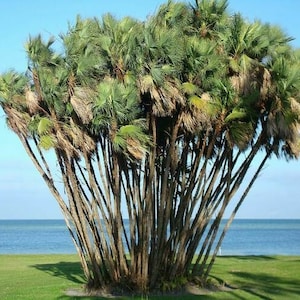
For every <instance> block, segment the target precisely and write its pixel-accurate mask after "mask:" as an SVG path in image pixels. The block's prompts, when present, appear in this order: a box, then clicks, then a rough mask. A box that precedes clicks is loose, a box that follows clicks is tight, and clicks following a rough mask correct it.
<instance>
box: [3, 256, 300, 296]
mask: <svg viewBox="0 0 300 300" xmlns="http://www.w3.org/2000/svg"><path fill="white" fill-rule="evenodd" d="M211 275H212V280H213V281H218V282H226V284H228V285H230V286H231V287H233V289H231V290H229V291H224V292H210V293H208V294H206V295H197V296H195V295H189V296H184V297H183V296H180V297H178V299H179V298H180V299H184V300H188V299H209V300H210V299H299V297H300V256H272V257H269V256H237V257H218V259H217V261H216V264H215V266H214V268H213V271H212V274H211ZM83 285H84V278H83V274H82V272H81V269H80V264H79V262H78V258H77V256H76V255H0V299H1V300H10V299H11V300H19V299H20V300H34V299H38V300H43V299H45V300H46V299H47V300H51V299H62V300H69V299H83V300H84V299H105V298H95V297H94V298H93V297H74V296H73V297H71V296H66V294H65V292H66V291H67V290H68V289H80V288H81V287H82V286H83ZM173 298H174V296H172V297H144V299H173ZM122 299H127V300H128V299H139V298H132V297H124V298H122Z"/></svg>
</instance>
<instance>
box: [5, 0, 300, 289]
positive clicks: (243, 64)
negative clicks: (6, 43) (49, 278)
mask: <svg viewBox="0 0 300 300" xmlns="http://www.w3.org/2000/svg"><path fill="white" fill-rule="evenodd" d="M226 8H227V1H216V0H214V1H212V0H203V1H195V5H194V6H189V5H186V4H184V3H177V2H173V1H168V2H167V3H166V4H164V5H162V6H161V7H160V8H159V9H158V11H157V12H156V14H155V15H153V16H151V17H149V18H148V19H147V20H146V21H145V22H140V21H138V20H134V19H132V18H129V17H126V18H124V19H121V20H118V19H116V18H114V17H113V16H111V15H110V14H107V15H105V16H103V18H102V19H101V20H98V19H87V20H83V19H81V18H80V17H78V18H77V20H76V24H75V25H74V26H73V27H70V28H69V31H68V32H67V33H66V34H65V35H62V36H61V42H62V45H63V47H64V51H63V52H62V53H56V52H55V51H54V50H53V43H54V39H50V40H49V41H46V42H45V41H43V40H42V37H41V36H37V37H35V38H32V37H30V39H29V41H28V44H27V46H26V50H27V53H28V59H29V67H28V70H27V72H26V74H18V73H16V72H9V73H6V74H3V75H2V76H1V77H0V99H1V106H2V107H3V109H4V112H5V113H6V116H7V122H8V125H9V127H10V128H11V129H12V130H13V131H14V132H15V133H16V134H17V135H18V137H19V138H20V140H21V141H22V143H23V145H24V147H25V149H26V151H27V153H28V155H29V156H30V157H31V159H32V160H33V162H34V164H35V166H36V168H37V169H38V170H39V172H40V173H41V176H42V177H43V178H44V180H45V182H46V183H47V185H48V187H49V189H50V191H51V192H52V194H53V196H54V197H55V199H56V200H57V202H58V204H59V206H60V208H61V210H62V213H63V215H64V217H65V221H66V224H67V227H68V229H69V232H70V234H71V237H72V239H73V242H74V245H75V247H76V249H77V252H78V254H79V257H80V260H81V264H82V267H83V271H84V274H85V276H86V279H87V285H86V286H87V289H89V290H99V289H104V288H106V289H108V288H111V289H112V290H113V291H114V290H115V289H127V290H128V289H129V290H131V291H135V290H136V291H139V292H142V293H145V292H148V291H150V290H155V289H162V290H168V289H172V288H177V287H179V286H180V285H183V284H185V283H186V282H187V281H189V280H194V281H195V280H196V281H197V280H198V281H199V280H200V282H201V284H205V283H206V281H207V278H208V276H209V273H210V270H211V267H212V266H213V263H214V261H215V259H216V255H217V253H218V249H219V247H220V245H221V243H222V240H223V238H224V236H225V233H226V231H227V229H228V227H229V226H230V223H231V222H232V220H233V219H234V216H235V214H236V212H237V211H238V209H239V207H240V206H241V204H242V203H243V201H244V200H245V198H246V196H247V194H248V192H249V190H250V188H251V187H252V185H253V184H254V182H255V180H256V179H257V177H258V175H259V174H260V171H261V170H262V168H263V167H264V164H265V162H266V161H267V159H268V158H269V157H270V156H271V155H272V154H275V155H277V156H278V157H279V156H281V155H285V156H286V157H287V158H294V157H297V156H298V154H299V143H298V128H299V127H298V126H299V117H298V116H299V103H298V99H299V92H298V91H299V87H300V86H299V84H300V73H299V71H298V70H299V54H298V53H297V52H295V51H294V50H293V49H292V48H291V47H290V46H289V44H288V43H289V41H290V38H289V37H287V36H286V35H285V34H283V33H282V31H281V30H280V29H278V28H275V27H272V26H271V25H265V24H262V23H260V22H254V23H249V22H246V21H245V20H244V19H243V18H242V17H241V15H239V14H236V15H233V16H229V15H228V13H227V11H226ZM179 41H180V42H179ZM45 151H48V152H50V154H51V155H54V156H55V157H56V161H57V165H52V164H51V163H50V162H48V161H47V157H48V156H47V155H46V154H45ZM259 152H261V153H263V155H262V156H261V161H260V163H259V164H258V165H257V170H256V171H254V172H252V173H251V170H252V166H253V162H254V158H256V157H258V155H257V154H258V153H259ZM57 174H59V176H57ZM61 182H62V184H61ZM247 183H248V184H247ZM230 207H233V210H232V212H231V215H230V219H229V220H228V222H227V223H226V225H225V226H223V223H222V222H221V221H222V219H223V217H224V213H225V212H228V210H229V208H230ZM195 257H196V260H195Z"/></svg>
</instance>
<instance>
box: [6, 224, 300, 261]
mask: <svg viewBox="0 0 300 300" xmlns="http://www.w3.org/2000/svg"><path fill="white" fill-rule="evenodd" d="M25 253H26V254H51V253H58V254H66V253H75V248H74V246H73V244H72V241H71V238H70V236H69V233H68V231H67V229H66V227H65V224H64V221H63V220H0V254H25ZM221 254H222V255H276V254H278V255H300V220H252V219H251V220H244V219H237V220H235V221H234V222H233V224H232V226H231V228H230V229H229V231H228V233H227V236H226V237H225V239H224V241H223V244H222V248H221Z"/></svg>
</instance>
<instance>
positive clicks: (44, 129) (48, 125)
mask: <svg viewBox="0 0 300 300" xmlns="http://www.w3.org/2000/svg"><path fill="white" fill-rule="evenodd" d="M52 128H53V122H52V120H50V119H48V118H41V119H40V120H39V123H38V127H37V132H38V134H39V135H46V134H48V133H50V131H51V130H52Z"/></svg>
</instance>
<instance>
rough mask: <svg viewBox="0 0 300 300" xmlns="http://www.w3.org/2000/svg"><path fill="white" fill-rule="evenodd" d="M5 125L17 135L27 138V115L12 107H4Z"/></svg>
mask: <svg viewBox="0 0 300 300" xmlns="http://www.w3.org/2000/svg"><path fill="white" fill-rule="evenodd" d="M5 113H6V115H7V125H8V126H9V128H10V129H11V130H13V131H14V132H15V133H17V134H20V133H21V134H22V135H24V136H28V124H29V122H30V116H29V114H27V113H21V112H19V111H18V110H16V109H15V108H13V107H6V108H5Z"/></svg>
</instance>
